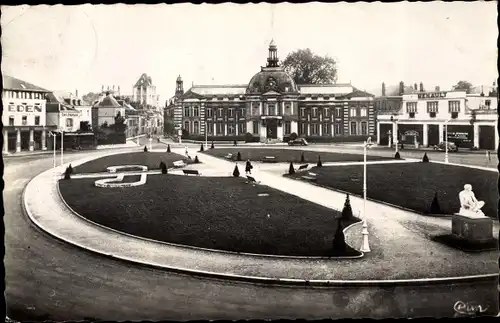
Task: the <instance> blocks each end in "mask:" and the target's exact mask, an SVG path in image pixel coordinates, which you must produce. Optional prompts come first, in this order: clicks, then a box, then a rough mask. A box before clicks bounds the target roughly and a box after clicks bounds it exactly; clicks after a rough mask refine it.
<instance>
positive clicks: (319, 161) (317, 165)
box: [316, 155, 323, 167]
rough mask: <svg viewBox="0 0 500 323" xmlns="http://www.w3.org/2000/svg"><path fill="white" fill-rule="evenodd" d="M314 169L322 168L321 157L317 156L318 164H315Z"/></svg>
mask: <svg viewBox="0 0 500 323" xmlns="http://www.w3.org/2000/svg"><path fill="white" fill-rule="evenodd" d="M316 167H323V163H322V162H321V156H320V155H318V163H317V164H316Z"/></svg>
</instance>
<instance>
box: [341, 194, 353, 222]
mask: <svg viewBox="0 0 500 323" xmlns="http://www.w3.org/2000/svg"><path fill="white" fill-rule="evenodd" d="M353 216H354V215H353V214H352V207H351V201H350V200H349V194H347V196H346V198H345V202H344V208H343V209H342V216H341V219H343V220H347V219H351V218H352V217H353Z"/></svg>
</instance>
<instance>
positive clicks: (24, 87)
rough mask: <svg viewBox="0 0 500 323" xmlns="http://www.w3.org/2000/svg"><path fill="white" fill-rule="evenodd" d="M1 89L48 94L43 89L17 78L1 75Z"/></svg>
mask: <svg viewBox="0 0 500 323" xmlns="http://www.w3.org/2000/svg"><path fill="white" fill-rule="evenodd" d="M3 89H4V90H19V91H33V92H45V93H48V92H50V91H49V90H46V89H44V88H41V87H39V86H36V85H33V84H31V83H28V82H26V81H23V80H20V79H18V78H15V77H12V76H8V75H5V74H4V75H3Z"/></svg>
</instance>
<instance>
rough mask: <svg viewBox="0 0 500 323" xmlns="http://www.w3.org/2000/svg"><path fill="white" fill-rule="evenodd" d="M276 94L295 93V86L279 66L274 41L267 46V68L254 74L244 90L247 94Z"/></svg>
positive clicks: (296, 90)
mask: <svg viewBox="0 0 500 323" xmlns="http://www.w3.org/2000/svg"><path fill="white" fill-rule="evenodd" d="M271 91H273V92H277V93H280V94H285V93H297V92H298V89H297V85H296V84H295V82H294V80H293V79H292V78H291V77H290V75H288V73H287V72H285V70H284V68H282V67H280V66H279V59H278V47H277V46H276V44H275V43H274V40H272V41H271V43H270V44H269V56H268V58H267V66H266V67H262V68H261V71H260V72H259V73H257V74H255V75H254V76H253V77H252V79H251V80H250V82H249V83H248V87H247V90H246V93H247V94H263V93H266V92H271Z"/></svg>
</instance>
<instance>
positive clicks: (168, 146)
mask: <svg viewBox="0 0 500 323" xmlns="http://www.w3.org/2000/svg"><path fill="white" fill-rule="evenodd" d="M170 152H171V151H170V144H168V145H167V153H170Z"/></svg>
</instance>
